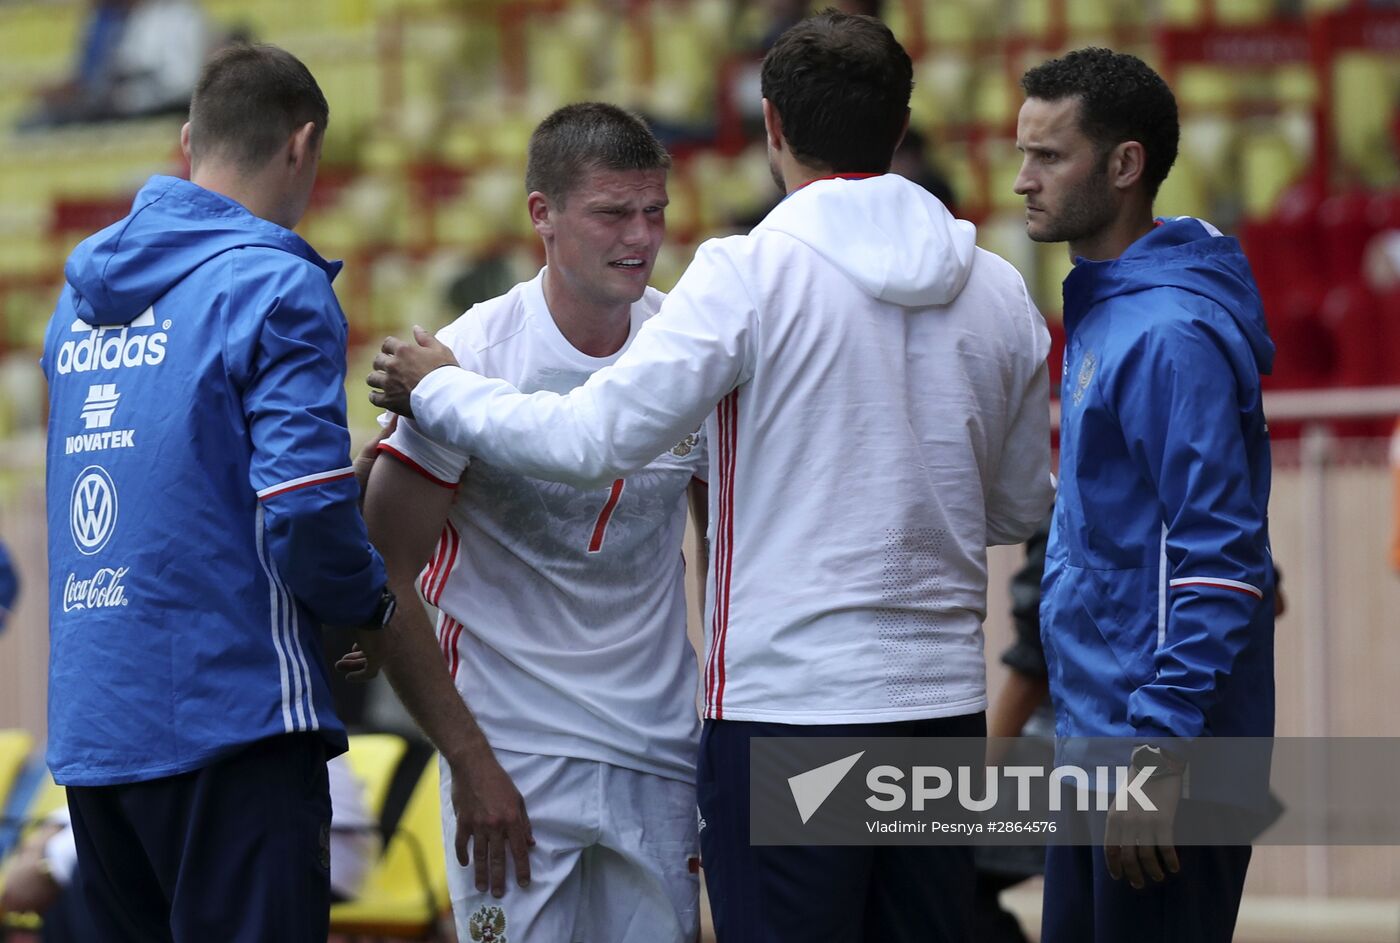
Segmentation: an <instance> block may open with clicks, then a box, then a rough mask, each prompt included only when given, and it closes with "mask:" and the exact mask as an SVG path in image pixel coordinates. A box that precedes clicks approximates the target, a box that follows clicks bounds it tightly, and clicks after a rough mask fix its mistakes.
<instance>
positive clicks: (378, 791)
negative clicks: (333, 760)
mask: <svg viewBox="0 0 1400 943" xmlns="http://www.w3.org/2000/svg"><path fill="white" fill-rule="evenodd" d="M407 751H408V743H407V742H406V741H405V740H404V738H403V737H400V736H399V735H398V734H396V733H360V734H354V735H353V736H351V737H350V752H349V754H348V758H349V760H350V768H351V769H352V770H354V771H355V775H356V776H358V777H359V778H360V782H361V783H362V784H364V787H365V806H366V808H367V809H368V810H369V814H370V815H372V816H374V817H375V818H378V817H379V815H380V814H381V813H382V812H383V810H384V799H385V798H386V797H387V796H388V795H389V784H390V783H391V782H392V781H393V779H394V771H395V770H396V769H398V768H399V762H400V761H401V760H402V759H403V755H404V753H405V752H407Z"/></svg>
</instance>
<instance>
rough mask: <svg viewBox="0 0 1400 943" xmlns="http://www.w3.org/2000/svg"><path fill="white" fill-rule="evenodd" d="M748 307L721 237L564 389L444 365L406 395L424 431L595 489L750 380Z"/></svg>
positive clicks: (642, 461)
mask: <svg viewBox="0 0 1400 943" xmlns="http://www.w3.org/2000/svg"><path fill="white" fill-rule="evenodd" d="M757 323H758V319H757V312H756V310H755V308H754V305H753V303H752V301H751V300H750V299H749V295H748V292H747V290H746V289H745V287H744V285H743V282H742V280H741V279H740V277H739V273H738V271H737V270H736V268H735V266H734V264H733V262H732V261H731V260H730V259H729V257H728V255H727V254H726V252H725V251H724V249H723V247H722V245H721V242H720V241H719V240H712V241H710V242H707V243H705V244H704V245H703V246H701V247H700V250H699V252H697V253H696V256H695V260H694V261H693V262H692V263H691V265H690V267H689V268H688V269H686V272H685V274H684V275H682V276H681V280H680V282H679V283H678V284H677V285H676V288H675V290H674V291H672V292H671V293H670V294H669V295H667V296H666V301H665V302H664V303H663V304H662V306H661V310H660V311H659V312H658V313H657V314H656V316H655V317H653V318H651V319H650V320H648V321H647V322H646V323H645V324H644V325H642V327H641V329H640V330H639V331H638V332H637V336H636V338H635V339H634V340H633V342H632V346H631V347H629V348H628V349H627V351H626V352H625V353H624V354H623V355H622V356H621V357H620V358H618V360H617V362H616V363H615V364H613V365H612V366H610V367H605V368H603V369H602V370H599V371H598V372H596V373H594V374H593V376H592V377H590V378H589V380H588V382H587V383H585V384H584V385H583V386H581V387H578V388H577V389H575V390H573V391H572V392H571V393H569V394H568V395H567V396H560V395H558V394H556V393H549V392H539V393H532V394H529V395H525V394H522V393H520V392H519V391H517V390H516V389H515V387H513V386H511V385H510V384H509V383H506V382H505V381H504V380H494V379H488V378H486V377H481V376H478V375H476V374H473V373H469V372H467V371H466V370H462V369H458V368H453V367H442V368H439V369H437V370H434V371H433V372H432V373H430V374H428V375H427V376H426V377H424V379H423V381H422V382H421V383H419V384H418V387H417V389H415V390H414V391H413V414H414V416H415V417H416V419H417V423H418V428H419V430H420V431H421V432H423V433H425V434H427V435H429V436H431V437H432V438H434V439H436V440H438V441H439V442H441V443H444V444H446V445H448V446H450V447H452V448H454V449H456V450H458V451H461V452H465V453H468V454H470V455H472V456H475V457H478V458H482V459H485V460H486V461H488V462H490V463H492V464H494V465H499V466H502V467H504V468H510V469H513V470H515V471H517V472H520V473H522V474H526V475H531V476H534V477H536V478H545V479H550V480H553V481H561V482H564V483H566V484H570V485H574V486H575V487H579V488H600V487H604V486H606V485H607V484H608V483H609V482H611V481H612V480H613V479H615V478H619V477H622V476H624V475H626V474H627V473H629V472H632V471H635V470H637V469H639V468H642V467H643V466H645V465H647V464H649V463H650V462H651V461H652V460H653V459H655V458H656V456H658V455H660V454H661V453H662V452H665V451H666V450H667V449H669V448H671V447H672V446H674V445H675V444H676V442H678V441H679V440H680V439H681V438H683V437H684V436H685V435H687V434H689V433H693V432H694V431H695V429H696V427H697V426H699V425H700V423H701V422H702V421H703V420H704V419H705V417H706V416H708V415H709V413H710V411H711V410H712V409H713V408H714V406H715V404H716V403H718V402H719V401H720V399H722V398H723V397H724V395H725V394H727V393H729V392H730V391H731V390H733V389H734V388H735V387H737V386H739V385H740V384H742V383H745V382H747V381H748V379H749V378H750V377H751V376H752V375H753V356H754V347H755V344H756V337H757Z"/></svg>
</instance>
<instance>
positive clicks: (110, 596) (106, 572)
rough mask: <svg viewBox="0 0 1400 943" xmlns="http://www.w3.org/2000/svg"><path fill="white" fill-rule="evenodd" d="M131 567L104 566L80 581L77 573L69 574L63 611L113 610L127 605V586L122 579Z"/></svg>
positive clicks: (64, 588) (65, 585) (64, 586)
mask: <svg viewBox="0 0 1400 943" xmlns="http://www.w3.org/2000/svg"><path fill="white" fill-rule="evenodd" d="M129 569H130V567H125V566H123V567H117V568H115V569H114V568H112V567H110V566H104V567H103V568H102V569H100V570H98V571H97V572H96V573H94V574H93V575H92V576H91V577H90V578H88V579H85V580H80V579H78V577H77V574H75V573H69V574H68V580H67V581H66V582H65V583H64V584H63V611H64V612H75V611H79V610H82V609H113V608H115V607H117V606H125V605H126V604H127V598H126V586H125V585H123V584H122V578H123V577H125V576H126V572H127V570H129Z"/></svg>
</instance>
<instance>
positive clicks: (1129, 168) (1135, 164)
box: [1108, 141, 1147, 190]
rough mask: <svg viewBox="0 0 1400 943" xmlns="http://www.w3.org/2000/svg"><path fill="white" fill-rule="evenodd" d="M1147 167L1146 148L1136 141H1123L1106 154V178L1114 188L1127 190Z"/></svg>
mask: <svg viewBox="0 0 1400 943" xmlns="http://www.w3.org/2000/svg"><path fill="white" fill-rule="evenodd" d="M1146 169H1147V150H1146V149H1145V148H1144V147H1143V146H1142V144H1141V143H1140V142H1138V141H1124V142H1123V143H1121V144H1119V145H1118V146H1117V147H1115V148H1114V149H1113V150H1112V151H1110V152H1109V155H1108V179H1109V180H1110V181H1111V182H1112V184H1113V187H1114V189H1117V190H1128V189H1130V188H1131V187H1133V186H1134V185H1135V184H1136V183H1137V182H1138V181H1139V180H1141V179H1142V173H1143V171H1144V170H1146Z"/></svg>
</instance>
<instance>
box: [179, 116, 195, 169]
mask: <svg viewBox="0 0 1400 943" xmlns="http://www.w3.org/2000/svg"><path fill="white" fill-rule="evenodd" d="M180 153H181V154H184V155H185V163H187V164H189V165H190V166H194V158H193V157H191V156H190V123H189V122H188V121H186V122H185V126H184V127H183V128H181V129H180Z"/></svg>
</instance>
